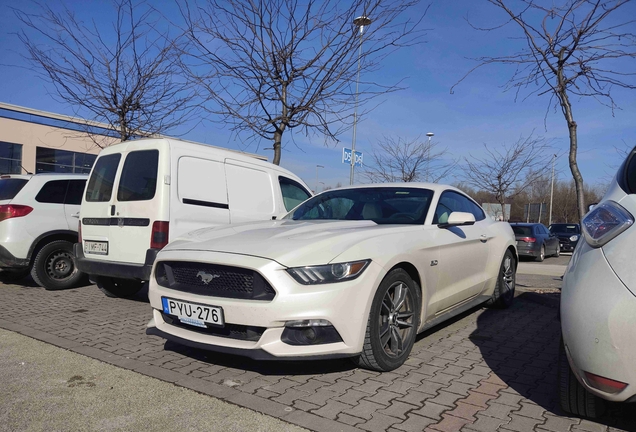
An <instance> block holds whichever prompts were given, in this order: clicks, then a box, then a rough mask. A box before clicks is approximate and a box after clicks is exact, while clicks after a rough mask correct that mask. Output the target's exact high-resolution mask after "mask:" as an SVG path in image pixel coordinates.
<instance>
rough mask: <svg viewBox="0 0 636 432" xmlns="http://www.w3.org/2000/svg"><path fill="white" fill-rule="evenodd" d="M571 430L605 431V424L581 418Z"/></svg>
mask: <svg viewBox="0 0 636 432" xmlns="http://www.w3.org/2000/svg"><path fill="white" fill-rule="evenodd" d="M572 430H573V431H589V432H605V431H606V430H607V426H605V425H602V424H598V423H594V422H591V421H589V420H585V419H583V420H581V423H579V424H578V425H576V426H572Z"/></svg>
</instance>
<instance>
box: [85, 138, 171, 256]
mask: <svg viewBox="0 0 636 432" xmlns="http://www.w3.org/2000/svg"><path fill="white" fill-rule="evenodd" d="M109 150H110V149H107V151H109ZM117 150H119V152H118V153H112V152H109V153H108V154H104V155H100V157H99V158H98V159H97V161H96V162H95V167H94V168H93V171H92V173H91V177H90V179H89V182H88V185H87V188H86V196H85V199H84V201H83V202H82V214H81V217H82V240H83V246H84V255H85V256H86V258H88V259H95V260H103V261H112V262H122V263H130V264H143V263H144V262H145V259H146V251H147V250H148V249H150V246H151V237H152V228H153V224H154V223H155V222H163V221H165V222H167V221H168V220H169V209H168V205H167V204H168V202H167V197H168V193H169V191H168V190H167V186H166V185H164V175H165V174H167V173H168V172H169V160H168V157H169V148H168V146H167V144H164V143H161V142H159V143H156V145H153V146H152V148H149V146H148V143H147V142H146V143H143V142H134V141H132V142H130V143H125V144H117ZM160 150H161V151H160ZM163 150H165V151H163ZM102 153H103V152H102ZM162 164H165V165H167V168H165V169H164V168H163V166H162Z"/></svg>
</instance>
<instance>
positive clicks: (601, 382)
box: [585, 372, 627, 393]
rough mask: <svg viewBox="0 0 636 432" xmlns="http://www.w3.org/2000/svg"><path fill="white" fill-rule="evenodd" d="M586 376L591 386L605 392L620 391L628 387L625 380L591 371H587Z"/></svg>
mask: <svg viewBox="0 0 636 432" xmlns="http://www.w3.org/2000/svg"><path fill="white" fill-rule="evenodd" d="M585 378H586V380H587V382H588V384H589V385H590V386H592V387H594V388H595V389H598V390H600V391H604V392H605V393H618V392H620V391H621V390H623V389H624V388H625V387H627V384H626V383H624V382H620V381H615V380H613V379H609V378H605V377H602V376H599V375H594V374H593V373H589V372H585Z"/></svg>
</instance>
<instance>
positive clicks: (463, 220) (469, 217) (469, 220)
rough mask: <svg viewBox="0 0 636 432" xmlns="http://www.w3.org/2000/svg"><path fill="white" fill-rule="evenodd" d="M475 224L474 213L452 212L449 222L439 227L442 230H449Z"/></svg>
mask: <svg viewBox="0 0 636 432" xmlns="http://www.w3.org/2000/svg"><path fill="white" fill-rule="evenodd" d="M474 223H475V216H474V215H473V214H472V213H467V212H452V213H451V214H450V216H448V220H447V221H446V222H444V223H440V224H438V225H437V226H438V227H440V228H448V227H452V226H460V225H473V224H474Z"/></svg>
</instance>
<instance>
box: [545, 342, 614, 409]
mask: <svg viewBox="0 0 636 432" xmlns="http://www.w3.org/2000/svg"><path fill="white" fill-rule="evenodd" d="M557 383H558V386H559V402H560V404H561V409H562V410H563V411H565V412H566V413H568V414H573V415H576V416H580V417H587V418H591V419H594V418H598V417H600V416H602V415H603V414H604V413H605V409H606V403H605V400H603V399H601V398H600V397H598V396H596V395H593V394H592V393H590V392H588V391H587V390H586V389H585V387H583V386H582V385H581V383H580V382H579V381H578V380H577V379H576V376H575V375H574V372H572V369H571V368H570V363H569V362H568V358H567V356H566V354H565V346H564V345H563V339H561V343H560V345H559V358H558V370H557Z"/></svg>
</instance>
